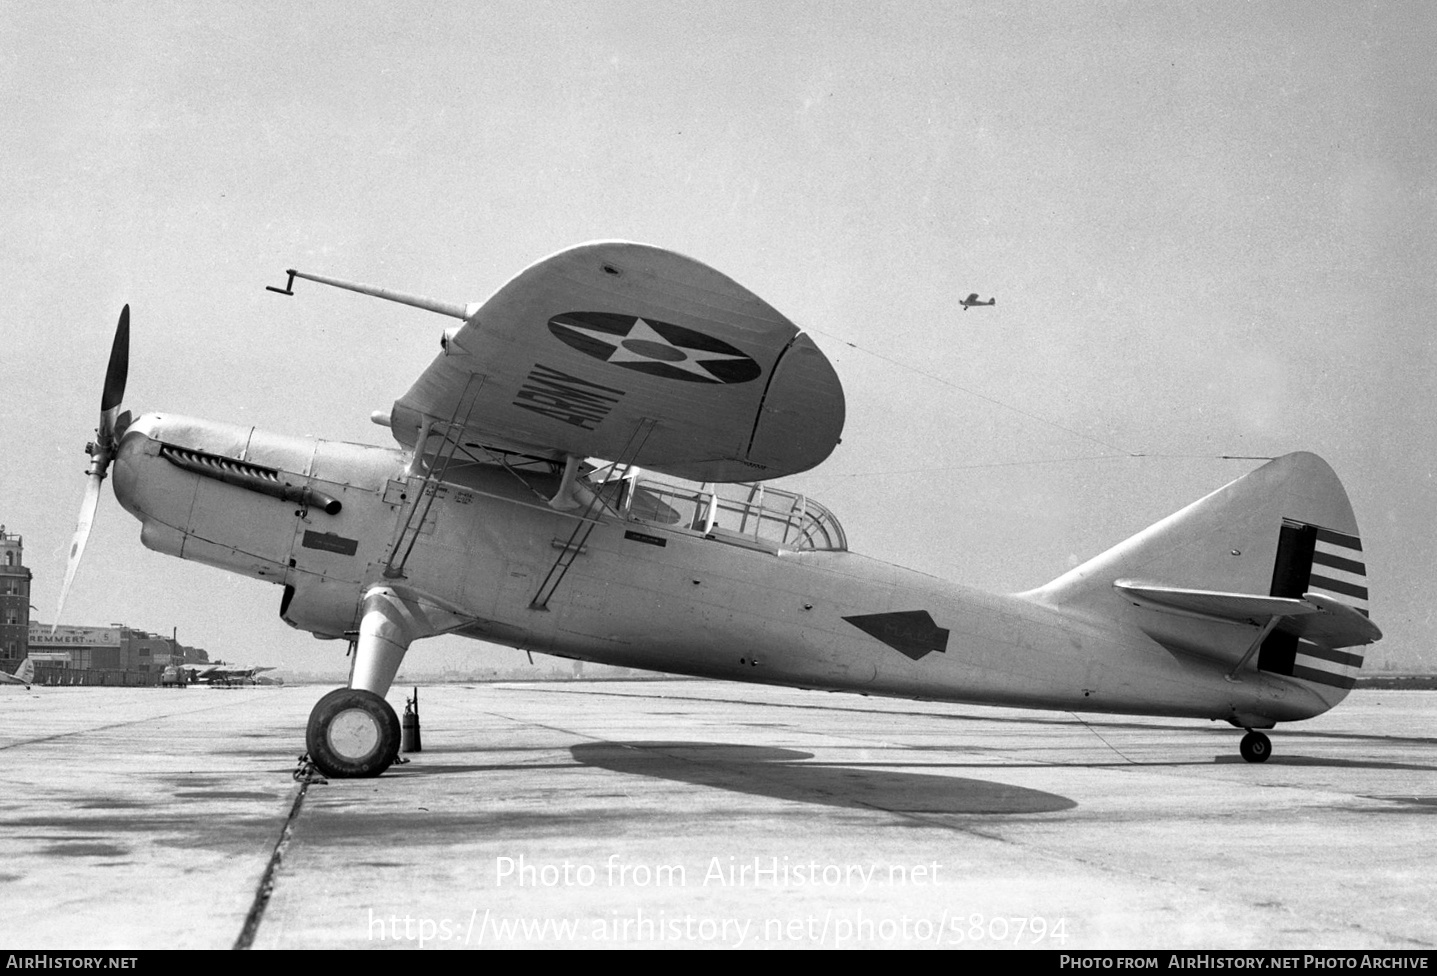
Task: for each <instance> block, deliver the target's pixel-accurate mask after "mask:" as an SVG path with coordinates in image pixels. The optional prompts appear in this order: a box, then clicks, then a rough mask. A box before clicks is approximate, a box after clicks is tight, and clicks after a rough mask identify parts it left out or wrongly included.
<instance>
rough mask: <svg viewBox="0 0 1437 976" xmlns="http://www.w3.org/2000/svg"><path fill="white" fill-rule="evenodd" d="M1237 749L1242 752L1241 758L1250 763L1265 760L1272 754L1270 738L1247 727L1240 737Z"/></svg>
mask: <svg viewBox="0 0 1437 976" xmlns="http://www.w3.org/2000/svg"><path fill="white" fill-rule="evenodd" d="M1238 751H1239V752H1241V753H1242V758H1244V759H1246V760H1247V761H1248V762H1250V763H1260V762H1267V759H1268V757H1269V756H1271V755H1272V740H1271V739H1269V738H1268V737H1267V736H1265V735H1263V734H1262V733H1261V732H1254V731H1252V730H1251V729H1248V732H1247V735H1245V736H1243V737H1242V743H1241V744H1240V745H1239V746H1238Z"/></svg>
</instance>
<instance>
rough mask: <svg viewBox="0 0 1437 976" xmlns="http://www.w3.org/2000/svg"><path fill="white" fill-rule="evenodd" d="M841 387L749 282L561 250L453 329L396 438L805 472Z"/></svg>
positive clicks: (720, 472) (646, 257) (826, 434)
mask: <svg viewBox="0 0 1437 976" xmlns="http://www.w3.org/2000/svg"><path fill="white" fill-rule="evenodd" d="M843 419H844V401H843V389H842V386H841V384H840V383H839V380H838V376H837V374H836V373H835V372H834V370H833V367H832V365H831V364H830V363H829V361H828V359H827V358H826V357H825V356H824V355H823V353H822V352H821V351H820V350H819V349H818V347H817V346H816V345H814V343H813V341H812V340H811V339H810V338H809V337H808V336H806V335H804V334H802V333H800V332H799V330H798V328H797V327H796V326H794V324H793V323H792V322H790V321H789V320H788V319H786V318H785V317H784V316H783V315H781V314H780V313H779V312H777V311H776V310H775V309H773V308H772V307H771V306H770V305H768V304H767V303H766V302H764V301H763V300H762V299H760V298H758V296H756V295H754V294H753V293H752V292H750V291H748V290H747V289H745V288H743V287H742V286H741V285H739V284H737V283H736V282H734V281H733V280H732V279H730V278H727V277H726V276H724V275H722V274H720V273H719V272H717V271H714V270H713V269H712V268H709V267H707V266H706V265H703V264H701V263H699V262H698V261H694V260H693V259H691V258H687V257H684V256H682V255H679V254H675V253H673V252H671V251H666V250H663V249H660V248H655V247H650V246H647V245H642V244H631V243H621V242H600V243H594V244H584V245H580V246H578V247H575V248H571V249H569V250H566V251H561V252H560V253H558V254H555V255H553V256H551V257H549V258H546V259H544V260H543V261H540V262H539V263H537V264H535V265H533V266H532V267H530V268H529V269H527V270H526V271H524V272H522V273H521V274H519V275H518V276H517V277H515V278H514V279H513V280H511V281H510V282H509V283H508V284H506V285H504V286H503V287H502V288H500V289H499V290H498V291H497V292H496V293H495V294H494V295H493V296H492V297H491V298H490V299H489V300H488V301H486V302H485V303H483V305H482V306H480V308H479V309H478V311H477V312H476V313H475V314H474V315H472V316H470V317H469V318H468V319H467V320H466V321H465V322H464V324H463V325H462V326H460V327H459V328H458V329H456V330H454V331H453V332H452V333H450V334H448V335H447V336H446V341H445V349H444V352H443V354H441V355H440V356H439V357H437V358H436V359H435V360H434V362H433V363H432V364H431V365H430V366H429V367H428V368H427V369H426V370H425V371H424V373H423V374H422V375H421V376H420V377H419V380H418V381H417V382H416V383H415V384H414V386H413V387H412V388H411V389H410V390H409V392H408V393H406V394H405V395H404V396H402V397H400V398H399V400H397V401H396V402H395V404H394V409H393V411H392V413H391V417H390V421H391V426H392V428H393V431H394V435H395V437H396V438H398V439H399V441H400V442H401V443H403V444H404V445H406V446H407V447H411V448H413V447H414V446H415V445H416V444H417V443H418V442H419V441H420V439H421V437H423V438H424V439H425V441H426V446H425V447H424V448H423V450H425V451H426V453H431V452H433V451H434V450H435V449H436V446H437V444H438V443H442V437H436V436H435V435H442V434H444V433H445V432H449V434H450V437H451V439H454V440H455V441H457V443H458V444H459V445H460V446H461V447H464V448H485V449H490V450H498V451H506V452H513V453H518V454H525V455H528V456H532V457H542V458H553V459H556V460H557V459H560V458H563V457H565V456H570V455H572V456H579V457H601V458H607V459H610V460H623V461H625V462H629V463H635V464H639V465H641V466H643V467H645V468H650V469H653V470H656V471H660V472H663V473H666V474H670V475H674V476H677V477H681V478H688V479H691V480H695V481H754V480H761V479H766V478H774V477H779V476H781V475H786V474H793V473H796V472H799V471H804V470H807V469H808V468H811V467H813V466H814V465H816V464H818V463H819V462H821V461H822V460H823V459H824V458H826V457H827V456H828V455H829V454H830V453H831V452H832V450H833V448H834V447H835V446H836V445H837V443H838V438H839V434H840V433H841V432H842V429H843Z"/></svg>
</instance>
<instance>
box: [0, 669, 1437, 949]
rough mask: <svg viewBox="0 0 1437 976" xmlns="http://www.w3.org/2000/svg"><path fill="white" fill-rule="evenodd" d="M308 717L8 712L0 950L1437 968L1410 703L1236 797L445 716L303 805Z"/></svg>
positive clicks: (1024, 755) (1173, 754)
mask: <svg viewBox="0 0 1437 976" xmlns="http://www.w3.org/2000/svg"><path fill="white" fill-rule="evenodd" d="M326 690H327V689H326V688H322V687H285V688H249V689H233V690H221V689H208V688H198V687H197V688H190V689H186V690H183V691H178V690H165V689H152V688H134V689H107V688H36V689H33V690H31V691H30V692H25V691H24V690H23V689H18V688H16V689H11V688H5V689H0V788H3V792H0V828H3V836H4V838H5V840H4V845H3V849H4V856H3V861H2V862H0V945H4V946H6V947H9V948H35V949H123V948H172V947H173V948H185V947H192V948H230V947H232V946H234V945H235V944H236V943H237V942H241V943H242V944H247V945H253V946H254V947H256V948H391V947H420V946H422V947H424V948H456V947H464V946H467V947H471V948H473V947H488V946H549V947H568V946H590V947H610V946H612V947H628V946H714V947H733V946H743V947H757V948H771V947H813V946H839V947H844V946H935V947H937V946H964V947H975V946H976V947H983V948H1007V947H1023V948H1028V947H1036V948H1043V949H1059V950H1061V949H1065V948H1066V949H1101V948H1112V949H1116V948H1158V949H1163V948H1210V949H1236V948H1274V949H1294V950H1315V949H1335V948H1336V949H1357V948H1388V949H1431V948H1433V947H1434V946H1437V918H1434V912H1433V908H1434V905H1437V900H1434V894H1437V855H1434V853H1433V845H1432V842H1431V839H1432V824H1433V823H1434V821H1433V820H1432V819H1431V817H1432V815H1433V814H1434V813H1437V756H1434V753H1433V745H1434V742H1437V738H1434V731H1433V730H1434V725H1433V718H1434V713H1437V695H1433V694H1431V693H1424V692H1383V691H1358V692H1354V693H1353V694H1352V695H1351V696H1350V697H1349V698H1348V700H1347V702H1345V703H1344V704H1343V705H1341V706H1339V707H1338V708H1337V709H1335V710H1334V711H1332V712H1329V713H1328V714H1327V715H1324V716H1321V717H1319V718H1317V719H1314V720H1312V721H1309V722H1305V723H1301V724H1298V725H1293V726H1283V727H1279V728H1278V729H1277V730H1276V732H1275V733H1273V745H1274V755H1273V758H1272V759H1271V760H1270V761H1269V762H1268V763H1266V764H1264V765H1249V764H1247V763H1245V762H1243V761H1242V760H1241V759H1240V758H1239V756H1238V752H1237V743H1238V739H1239V737H1240V734H1241V733H1240V732H1238V731H1237V730H1234V729H1231V728H1228V727H1227V726H1217V725H1205V724H1203V723H1198V722H1191V721H1178V720H1164V719H1141V718H1115V717H1110V716H1100V715H1087V716H1081V717H1079V716H1074V715H1071V714H1066V713H1053V712H1024V711H1017V710H1009V709H983V708H976V707H963V706H949V705H937V704H928V703H915V702H903V701H888V700H882V699H868V698H859V697H851V696H840V695H830V694H822V693H816V692H800V691H793V690H787V689H771V688H762V687H757V686H744V685H733V684H718V683H709V682H699V681H641V682H640V681H634V682H572V683H557V682H556V683H533V684H522V683H510V684H490V685H484V684H476V685H467V686H466V685H436V686H429V687H424V688H422V689H421V692H420V696H421V706H422V708H421V711H422V719H423V740H424V751H423V752H422V753H419V754H417V755H415V756H413V757H412V759H413V761H412V762H410V763H409V764H407V765H403V766H396V767H394V768H393V769H391V770H390V771H389V772H388V773H386V774H385V775H384V776H383V777H381V778H379V779H374V780H345V781H332V782H329V783H317V782H316V783H310V784H308V785H304V784H301V783H298V782H296V781H295V780H294V779H293V777H292V772H293V770H294V767H295V759H296V757H297V756H298V754H299V753H300V752H302V751H303V736H304V726H305V722H306V720H307V717H308V714H309V710H310V708H311V707H312V706H313V704H314V702H315V701H316V700H317V699H318V698H319V697H320V695H321V694H323V693H324V692H325V691H326ZM408 692H409V689H408V688H402V689H396V690H395V691H394V692H393V693H391V695H390V701H391V703H393V704H395V705H396V706H397V707H402V705H403V699H404V697H405V694H406V693H408Z"/></svg>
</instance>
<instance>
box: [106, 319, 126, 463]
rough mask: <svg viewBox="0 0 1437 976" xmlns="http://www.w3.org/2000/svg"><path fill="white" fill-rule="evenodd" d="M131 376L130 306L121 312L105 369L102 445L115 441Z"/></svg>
mask: <svg viewBox="0 0 1437 976" xmlns="http://www.w3.org/2000/svg"><path fill="white" fill-rule="evenodd" d="M129 375H130V306H128V305H126V306H125V307H124V308H123V309H121V311H120V324H119V325H117V326H115V341H114V342H113V343H112V344H111V345H110V365H109V366H108V367H107V368H106V369H105V391H104V393H102V394H101V395H100V431H99V433H100V444H101V445H108V444H109V442H110V441H112V440H113V439H114V434H115V421H116V419H117V418H118V417H119V413H120V401H121V400H123V399H124V398H125V381H126V380H127V379H129Z"/></svg>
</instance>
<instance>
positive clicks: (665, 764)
mask: <svg viewBox="0 0 1437 976" xmlns="http://www.w3.org/2000/svg"><path fill="white" fill-rule="evenodd" d="M569 752H570V753H571V754H572V755H573V757H574V759H575V761H576V762H580V763H583V764H584V765H586V766H596V767H599V768H601V769H610V770H613V771H614V772H619V773H629V774H633V775H638V776H652V777H655V778H658V779H667V780H674V781H677V782H681V783H692V784H695V785H699V786H709V787H714V788H716V789H723V790H731V791H733V792H736V793H748V794H751V795H755V796H767V797H772V798H774V799H779V800H792V801H795V802H798V803H816V804H822V805H824V806H836V807H850V808H853V809H858V810H888V811H891V812H894V813H959V814H1015V813H1055V812H1057V811H1060V810H1070V809H1072V808H1073V807H1076V806H1077V803H1076V802H1075V801H1074V800H1070V799H1068V798H1067V797H1065V796H1059V795H1057V794H1056V793H1045V792H1043V791H1042V790H1032V789H1027V788H1025V787H1021V786H1010V785H1008V784H1006V783H993V782H987V781H984V780H977V779H963V778H959V777H954V776H936V775H933V774H931V773H907V772H894V771H893V770H878V769H865V768H860V767H853V766H843V765H828V764H823V765H818V764H814V765H808V764H806V763H805V762H804V760H807V759H812V758H813V755H812V753H807V752H798V751H795V750H792V749H777V748H771V747H765V746H745V745H732V744H726V743H714V742H590V743H584V744H582V745H577V746H573V747H572V748H571V749H570V750H569Z"/></svg>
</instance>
